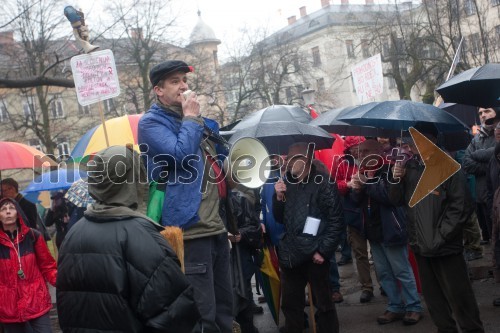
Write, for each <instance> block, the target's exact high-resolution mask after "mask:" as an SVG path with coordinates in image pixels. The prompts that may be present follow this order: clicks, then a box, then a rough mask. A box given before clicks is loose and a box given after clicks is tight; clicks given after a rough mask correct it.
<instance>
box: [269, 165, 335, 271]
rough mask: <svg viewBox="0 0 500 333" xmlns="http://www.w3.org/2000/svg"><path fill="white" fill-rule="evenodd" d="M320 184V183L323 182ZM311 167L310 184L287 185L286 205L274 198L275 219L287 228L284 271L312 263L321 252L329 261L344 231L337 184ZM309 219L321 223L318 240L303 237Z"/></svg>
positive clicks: (282, 253)
mask: <svg viewBox="0 0 500 333" xmlns="http://www.w3.org/2000/svg"><path fill="white" fill-rule="evenodd" d="M320 180H321V181H320ZM328 180H329V178H328V176H326V175H323V174H320V173H319V172H317V171H316V168H315V167H314V165H313V166H312V169H311V173H310V175H309V181H308V182H301V183H298V184H291V183H290V182H288V181H286V182H285V183H286V193H285V195H286V201H285V202H282V201H278V200H277V199H276V193H275V194H274V197H273V215H274V218H275V219H276V221H277V222H279V223H283V224H284V225H285V232H284V235H283V238H282V239H281V241H280V243H279V261H280V264H281V265H283V266H285V267H289V268H290V267H296V266H299V265H301V264H303V263H304V262H306V261H308V260H312V257H313V255H314V253H315V252H319V253H320V254H321V255H322V256H323V257H324V258H325V260H330V258H331V257H332V255H334V253H335V249H336V248H337V245H338V243H339V240H340V234H341V233H342V231H343V230H344V213H343V210H342V204H341V202H340V196H339V194H338V192H337V186H336V185H335V184H329V182H328ZM307 216H311V217H315V218H319V219H321V222H320V226H319V229H318V233H317V235H316V236H311V235H309V234H304V233H303V232H302V231H303V230H304V225H305V222H306V219H307Z"/></svg>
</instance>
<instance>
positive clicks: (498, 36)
mask: <svg viewBox="0 0 500 333" xmlns="http://www.w3.org/2000/svg"><path fill="white" fill-rule="evenodd" d="M495 37H496V42H497V43H496V44H497V48H500V25H497V26H496V27H495Z"/></svg>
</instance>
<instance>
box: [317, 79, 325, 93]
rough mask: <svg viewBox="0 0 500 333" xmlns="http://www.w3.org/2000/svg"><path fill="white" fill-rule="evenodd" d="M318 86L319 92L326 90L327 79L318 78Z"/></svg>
mask: <svg viewBox="0 0 500 333" xmlns="http://www.w3.org/2000/svg"><path fill="white" fill-rule="evenodd" d="M316 88H317V89H318V92H321V91H325V79H324V78H321V79H317V80H316Z"/></svg>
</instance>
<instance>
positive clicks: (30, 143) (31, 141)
mask: <svg viewBox="0 0 500 333" xmlns="http://www.w3.org/2000/svg"><path fill="white" fill-rule="evenodd" d="M28 146H31V147H33V148H35V149H38V150H42V144H41V143H40V140H39V139H29V140H28Z"/></svg>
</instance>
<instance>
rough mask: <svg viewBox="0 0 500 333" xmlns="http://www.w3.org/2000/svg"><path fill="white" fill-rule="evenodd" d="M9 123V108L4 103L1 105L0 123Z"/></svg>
mask: <svg viewBox="0 0 500 333" xmlns="http://www.w3.org/2000/svg"><path fill="white" fill-rule="evenodd" d="M7 121H9V113H8V112H7V106H5V104H4V103H3V101H2V104H0V123H3V122H7Z"/></svg>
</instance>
